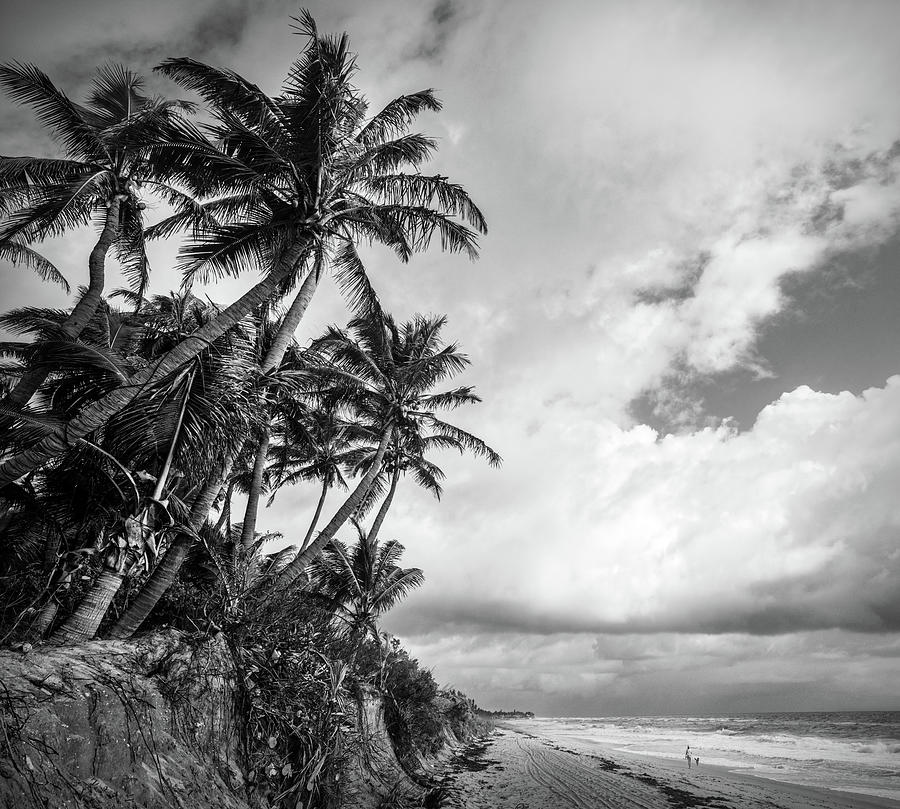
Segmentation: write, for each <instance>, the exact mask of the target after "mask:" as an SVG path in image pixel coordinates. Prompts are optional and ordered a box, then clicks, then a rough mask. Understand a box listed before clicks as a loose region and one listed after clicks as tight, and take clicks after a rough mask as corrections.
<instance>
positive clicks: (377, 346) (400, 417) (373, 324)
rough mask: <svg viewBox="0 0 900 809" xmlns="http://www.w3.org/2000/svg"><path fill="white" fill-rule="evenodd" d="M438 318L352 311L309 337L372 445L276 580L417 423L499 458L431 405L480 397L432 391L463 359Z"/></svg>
mask: <svg viewBox="0 0 900 809" xmlns="http://www.w3.org/2000/svg"><path fill="white" fill-rule="evenodd" d="M445 323H446V318H444V317H438V318H436V317H422V316H418V317H416V318H415V319H413V320H412V321H410V322H408V323H405V324H404V325H403V326H402V327H401V328H399V329H398V328H397V326H396V325H395V323H394V321H393V319H392V318H391V317H390V315H387V314H384V313H382V312H380V311H378V312H372V313H370V314H369V315H368V316H366V317H362V318H356V319H354V320H353V321H351V323H350V324H349V326H348V329H347V331H346V332H344V331H341V330H339V329H336V328H331V329H329V330H328V331H327V332H326V334H325V336H324V337H322V338H320V339H319V340H317V341H315V342H314V343H313V346H312V351H314V352H319V354H320V355H321V357H322V360H321V373H322V374H323V375H324V376H326V377H328V376H329V375H330V376H331V378H332V379H333V380H334V383H335V384H336V385H339V386H340V387H342V388H343V389H344V390H345V391H346V397H347V400H348V401H349V402H352V404H353V408H354V410H355V411H356V418H357V420H358V429H360V430H361V431H362V432H364V433H367V434H368V439H369V446H370V447H374V449H370V450H369V452H370V454H368V455H367V456H366V458H365V463H366V464H367V467H366V471H365V474H364V475H363V476H362V478H361V479H360V481H359V482H358V483H357V486H356V488H355V489H354V490H353V492H352V493H351V494H350V496H349V497H348V498H347V499H346V500H345V501H344V503H343V505H342V506H341V507H340V509H338V511H337V513H336V514H335V515H334V517H332V519H331V521H330V522H329V523H328V525H326V526H325V528H323V529H322V531H321V532H320V533H319V535H318V536H317V537H316V539H315V540H314V541H313V542H311V543H309V544H308V546H307V547H306V549H305V550H304V551H302V552H301V553H299V554H298V555H297V557H296V558H295V559H294V560H293V561H292V562H291V563H290V564H289V565H287V566H286V567H285V568H284V570H283V571H282V572H281V573H280V574H279V576H278V579H277V581H276V585H277V586H278V587H286V586H288V585H289V584H290V583H291V582H292V581H293V580H294V579H295V578H296V577H297V576H299V575H300V573H301V572H302V571H303V569H304V568H305V566H306V565H308V564H309V563H310V562H311V561H312V560H313V559H315V558H316V557H317V556H318V555H319V553H321V551H322V549H323V548H324V547H325V546H326V545H327V544H328V543H329V542H330V541H331V540H332V539H333V538H334V536H335V534H336V533H337V531H338V530H339V529H340V527H341V525H343V524H344V522H346V520H347V519H348V518H349V517H350V516H351V515H352V514H354V513H356V512H357V510H358V509H360V507H361V506H363V505H364V504H365V503H366V499H367V498H370V499H371V497H372V487H373V485H374V484H375V482H376V480H377V479H378V476H379V475H380V474H383V469H382V464H383V462H384V460H385V458H386V457H387V456H388V452H390V451H391V448H392V447H393V448H394V455H395V459H396V462H395V464H394V467H395V468H396V469H399V464H400V463H401V458H402V455H401V450H402V448H403V447H404V445H406V444H408V443H410V441H411V439H410V437H409V436H410V435H414V434H415V433H416V432H417V431H421V430H422V429H423V428H430V429H431V430H432V432H431V435H430V436H429V441H430V445H431V446H441V447H447V448H454V449H457V450H460V451H462V450H468V451H470V452H473V453H475V454H476V455H479V456H482V457H484V458H486V459H487V460H488V462H489V463H490V464H491V465H492V466H497V465H499V464H500V462H501V458H500V456H499V455H498V454H497V453H496V452H494V450H492V449H491V448H490V447H489V446H488V445H487V444H485V443H484V442H483V441H482V440H481V439H480V438H477V437H476V436H474V435H472V434H471V433H468V432H466V431H465V430H462V429H460V428H458V427H455V426H454V425H452V424H449V423H447V422H445V421H442V420H441V419H438V418H437V416H436V415H435V413H434V411H435V410H438V409H443V408H455V407H458V406H460V405H461V404H468V403H473V402H478V401H481V400H480V399H479V397H478V396H476V395H475V394H474V393H473V391H472V389H471V388H468V387H460V388H456V389H453V390H450V391H445V392H442V393H432V392H431V390H432V388H433V387H434V386H435V385H436V384H438V383H439V382H441V381H443V380H445V379H447V378H449V377H452V376H454V375H455V374H457V373H458V372H460V371H461V370H463V369H464V368H465V367H466V366H467V365H468V364H469V360H468V358H467V357H466V356H465V355H464V354H461V353H460V352H459V351H458V350H457V347H456V345H455V344H451V345H443V344H442V342H441V338H440V332H441V329H442V328H443V326H444V324H445ZM376 441H377V444H376ZM358 465H361V464H359V463H358ZM397 474H399V472H398V473H397ZM395 487H396V480H394V483H393V484H392V488H391V492H390V494H389V496H388V499H387V500H386V505H383V507H382V510H381V511H380V512H379V515H378V516H377V517H376V524H375V525H373V528H374V529H375V531H374V536H377V532H378V529H379V528H380V526H381V521H383V519H384V514H385V513H386V509H387V506H389V505H390V498H392V497H393V490H394V488H395Z"/></svg>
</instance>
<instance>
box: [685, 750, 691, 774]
mask: <svg viewBox="0 0 900 809" xmlns="http://www.w3.org/2000/svg"><path fill="white" fill-rule="evenodd" d="M684 757H685V758H686V759H687V763H688V769H690V768H691V746H690V745H688V746H687V750H685V751H684Z"/></svg>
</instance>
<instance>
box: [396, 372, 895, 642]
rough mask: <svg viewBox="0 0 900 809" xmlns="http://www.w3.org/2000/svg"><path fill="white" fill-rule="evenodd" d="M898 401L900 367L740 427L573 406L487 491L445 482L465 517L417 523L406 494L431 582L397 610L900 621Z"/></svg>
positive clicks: (490, 622)
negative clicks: (578, 414) (656, 423)
mask: <svg viewBox="0 0 900 809" xmlns="http://www.w3.org/2000/svg"><path fill="white" fill-rule="evenodd" d="M898 405H900V377H893V378H892V379H890V380H889V381H888V383H887V384H886V386H885V387H884V388H872V389H870V390H867V391H865V392H864V393H863V394H862V395H860V396H854V395H852V394H850V393H842V394H838V395H833V394H824V393H818V392H815V391H813V390H811V389H809V388H806V387H803V388H798V389H797V390H795V391H792V392H790V393H788V394H785V395H784V396H782V397H781V398H780V399H779V400H778V401H777V402H775V403H773V404H772V405H770V406H769V407H767V408H765V409H764V410H763V411H762V413H761V414H760V416H759V418H758V420H757V422H756V424H755V425H754V427H753V428H752V429H751V430H748V431H746V432H744V433H737V432H736V431H734V430H733V429H730V428H728V427H727V426H726V427H719V428H706V429H703V430H701V431H698V432H695V433H689V434H681V435H667V436H665V437H660V436H658V435H657V434H656V433H655V432H654V431H652V430H650V429H649V428H647V427H643V426H638V427H633V428H630V429H622V428H619V427H617V426H615V425H614V424H611V423H605V424H601V425H592V424H590V423H589V422H586V421H584V420H581V421H578V422H576V423H573V420H572V414H571V413H569V414H567V417H566V421H567V425H568V426H567V428H565V429H559V430H555V431H554V432H552V433H550V432H549V431H548V432H546V433H542V432H538V433H537V434H536V435H535V436H534V437H533V439H532V440H531V441H530V442H529V448H530V451H529V452H524V453H521V454H517V455H516V457H515V460H517V461H519V463H520V464H521V466H519V467H517V468H514V469H512V470H509V471H507V472H506V473H505V475H504V478H506V479H507V481H506V483H505V484H503V485H501V486H491V488H490V490H489V494H487V496H485V495H484V494H482V495H481V496H479V495H478V493H477V492H476V491H475V488H476V486H475V485H471V484H466V483H465V482H463V483H452V482H451V483H450V485H449V487H448V493H447V501H448V504H447V506H446V507H447V508H449V509H450V510H451V511H452V510H453V509H454V508H455V507H458V506H456V504H457V503H459V504H462V503H465V504H466V510H467V513H465V514H457V515H455V518H452V519H451V520H450V521H446V520H445V519H441V522H440V524H437V523H429V522H425V523H424V524H423V523H422V522H421V521H420V517H419V516H418V515H420V514H421V512H422V509H424V508H425V504H424V503H423V502H414V501H416V500H417V498H416V497H415V496H414V495H412V493H409V494H408V495H407V497H408V498H409V499H408V500H407V504H408V505H407V507H406V509H407V510H406V511H403V510H400V511H399V512H398V513H397V514H396V515H394V517H393V518H392V519H393V522H392V524H391V530H392V531H396V533H397V534H398V535H400V536H404V537H406V539H407V544H408V547H409V551H408V555H409V557H410V559H411V561H413V562H414V563H415V564H416V565H417V566H420V567H422V568H424V569H425V570H426V571H428V578H429V585H428V586H427V587H426V588H425V589H424V590H423V591H422V592H421V593H419V594H417V595H415V596H413V597H412V598H411V599H410V602H409V605H408V607H401V608H400V609H398V611H397V614H396V615H395V616H394V617H393V618H392V619H391V620H392V621H393V622H394V624H395V626H397V627H398V628H400V629H406V630H409V631H412V632H418V633H427V632H428V631H433V630H436V629H437V628H439V627H447V628H449V629H451V630H452V629H453V628H454V627H456V628H467V629H469V630H474V631H481V630H488V631H495V632H496V631H507V632H516V631H520V632H530V633H535V634H547V633H553V632H592V631H601V632H605V633H624V634H627V633H657V632H688V633H690V632H698V631H699V632H705V633H727V632H743V633H750V634H761V635H769V634H782V633H787V632H796V631H800V630H804V629H830V628H842V629H847V630H853V631H862V632H879V631H888V632H896V631H900V612H898V610H897V606H896V592H897V591H898V588H900V558H898V556H897V554H896V551H895V544H896V536H897V533H898V530H900V506H898V504H897V502H896V498H895V497H893V496H892V492H893V491H895V489H896V487H897V485H898V483H900V417H898V415H897V413H898V412H900V409H898ZM551 444H555V446H551ZM579 446H580V447H581V448H582V449H581V453H580V454H578V455H576V454H575V449H576V447H579ZM551 452H552V453H553V455H551ZM554 457H555V458H560V457H563V458H565V459H566V460H565V462H562V463H556V464H555V465H554V464H553V463H552V461H550V459H552V458H554ZM510 477H511V478H513V480H509V478H510ZM538 498H540V499H541V504H542V508H541V509H540V510H539V511H536V510H534V509H531V508H529V507H528V506H527V504H528V503H530V502H534V501H535V500H537V499H538ZM488 515H489V518H487V517H488ZM413 520H415V523H414V522H413ZM431 531H434V532H435V534H437V535H439V536H440V537H441V540H440V542H434V541H432V540H430V539H429V538H428V537H429V533H430V532H431ZM417 537H422V539H417ZM448 553H449V554H450V555H451V556H452V557H454V558H455V559H456V560H457V561H456V562H454V564H448V563H447V554H448Z"/></svg>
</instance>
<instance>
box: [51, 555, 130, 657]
mask: <svg viewBox="0 0 900 809" xmlns="http://www.w3.org/2000/svg"><path fill="white" fill-rule="evenodd" d="M124 578H125V573H124V570H123V571H122V572H119V571H117V570H113V569H112V568H109V567H104V569H103V572H102V573H101V574H100V578H98V579H97V581H95V582H94V584H93V585H92V586H91V589H90V591H89V592H88V594H87V595H86V596H85V597H84V598H83V599H82V600H81V603H80V604H79V605H78V609H76V610H75V612H73V613H72V614H71V615H70V616H69V617H68V618H67V619H66V622H65V623H64V624H63V625H62V626H61V627H60V628H59V629H57V630H56V632H54V633H53V635H52V636H51V638H50V642H51V643H58V644H68V643H79V642H81V641H83V640H90V639H91V638H93V637H94V635H96V634H97V627H98V626H100V621H102V620H103V616H104V615H106V610H107V609H109V605H110V603H111V602H112V600H113V597H114V596H115V594H116V593H117V592H118V591H119V587H121V585H122V581H123V580H124Z"/></svg>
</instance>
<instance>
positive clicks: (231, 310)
mask: <svg viewBox="0 0 900 809" xmlns="http://www.w3.org/2000/svg"><path fill="white" fill-rule="evenodd" d="M295 250H296V252H297V253H299V251H300V250H301V246H298V247H297V248H295ZM295 261H296V256H295V257H293V259H291V260H288V261H285V262H284V264H283V265H282V267H281V268H280V269H278V270H276V271H273V272H272V273H270V274H269V275H268V276H267V277H266V278H265V279H263V280H262V281H260V282H259V283H258V284H257V285H256V286H254V287H253V288H252V289H251V290H249V291H248V292H246V293H245V294H244V295H242V296H241V297H240V298H238V300H236V301H235V302H234V303H233V304H231V306H229V307H228V308H227V309H226V310H225V311H224V312H222V313H221V314H220V315H218V317H215V318H213V319H212V320H211V321H209V322H208V323H206V324H204V325H203V326H202V327H201V328H199V329H198V330H197V331H196V332H194V333H193V334H191V335H189V336H188V337H186V338H185V339H184V340H182V341H181V342H180V343H179V344H178V345H177V346H175V348H173V349H172V350H171V351H169V352H168V353H167V354H165V355H164V356H163V357H161V358H160V359H159V360H158V361H157V362H156V363H155V364H153V365H151V366H149V367H148V368H145V369H144V370H142V371H139V372H138V373H136V374H134V375H133V376H131V377H129V378H128V380H127V381H126V382H125V383H124V384H122V385H121V386H119V387H118V388H116V389H115V390H112V391H110V392H109V393H108V394H106V396H104V397H103V398H101V399H99V400H97V401H96V402H94V403H93V404H90V405H88V406H87V407H85V408H84V409H83V410H82V411H81V412H80V413H79V414H78V415H77V416H76V417H75V418H74V419H72V421H70V422H69V423H68V424H67V425H66V426H65V428H64V429H63V430H61V431H58V432H54V433H53V434H51V435H49V436H47V438H45V439H43V440H42V441H40V442H39V443H38V444H37V445H36V446H34V447H32V448H31V449H29V450H26V451H25V452H22V453H20V454H18V455H16V456H15V457H13V458H11V459H10V460H8V461H7V462H6V463H4V464H2V465H0V488H3V487H4V486H6V485H7V484H8V483H11V482H12V481H15V480H18V479H19V478H21V477H23V476H24V475H27V474H28V473H29V472H32V471H33V470H35V469H37V468H38V467H39V466H40V465H41V464H43V463H45V462H46V461H48V460H49V459H51V458H53V457H55V456H57V455H62V454H63V453H65V452H66V451H67V450H68V449H69V448H70V447H71V446H72V444H73V443H75V442H76V441H78V440H79V439H82V438H84V437H85V436H87V435H89V434H90V433H92V432H94V430H97V429H99V428H100V427H102V426H103V425H104V424H106V423H107V422H108V421H109V420H110V419H111V418H112V417H113V416H115V415H116V414H117V413H118V412H119V411H120V410H122V408H124V407H125V406H126V405H128V404H129V403H130V402H131V401H132V400H133V399H134V398H135V397H136V396H137V395H138V394H139V393H140V392H141V391H142V390H144V389H145V388H146V387H147V386H148V385H152V384H154V383H156V382H158V381H159V380H161V379H163V378H165V377H166V376H167V375H168V374H170V373H172V372H173V371H174V370H176V369H177V368H180V367H181V366H182V365H184V364H185V363H187V362H190V360H192V359H193V358H194V357H196V356H197V355H198V354H199V353H200V352H201V351H203V350H204V349H205V348H206V347H207V346H208V345H209V344H210V343H212V342H213V341H214V340H216V339H218V338H219V337H221V336H222V335H223V334H224V333H225V332H226V331H228V330H229V329H231V328H233V327H234V326H236V325H237V324H238V323H240V321H241V320H243V319H244V318H245V317H246V316H247V315H248V314H250V312H252V311H254V310H255V309H257V308H258V307H259V306H260V305H261V304H263V303H265V302H266V301H268V300H269V298H271V297H272V295H273V294H274V293H275V291H276V289H277V288H278V285H279V284H280V283H281V281H283V280H284V279H285V278H286V277H287V276H288V274H290V273H291V272H292V271H293V265H294V262H295Z"/></svg>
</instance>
